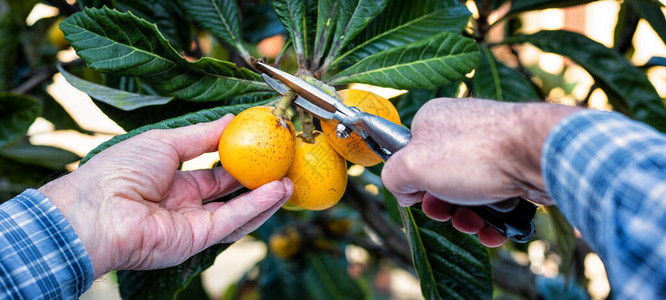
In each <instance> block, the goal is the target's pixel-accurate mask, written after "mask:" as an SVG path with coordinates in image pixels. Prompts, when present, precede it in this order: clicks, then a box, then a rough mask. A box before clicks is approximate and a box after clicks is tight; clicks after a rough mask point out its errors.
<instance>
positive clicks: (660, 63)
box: [641, 56, 666, 69]
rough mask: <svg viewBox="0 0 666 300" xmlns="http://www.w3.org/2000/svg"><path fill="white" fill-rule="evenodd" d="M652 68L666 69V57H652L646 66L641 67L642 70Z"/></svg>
mask: <svg viewBox="0 0 666 300" xmlns="http://www.w3.org/2000/svg"><path fill="white" fill-rule="evenodd" d="M652 67H666V57H659V56H653V57H650V59H649V60H648V62H646V63H645V65H643V66H641V68H642V69H649V68H652Z"/></svg>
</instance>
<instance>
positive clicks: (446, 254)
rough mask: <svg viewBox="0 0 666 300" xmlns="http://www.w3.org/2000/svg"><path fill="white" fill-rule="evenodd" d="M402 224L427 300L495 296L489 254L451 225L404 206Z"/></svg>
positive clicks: (475, 240)
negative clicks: (493, 294)
mask: <svg viewBox="0 0 666 300" xmlns="http://www.w3.org/2000/svg"><path fill="white" fill-rule="evenodd" d="M400 214H401V216H402V222H403V225H404V226H405V230H406V231H407V239H408V240H409V245H410V247H411V250H412V256H413V259H414V266H415V267H416V271H417V273H418V274H419V280H420V282H421V293H423V297H425V298H426V299H490V298H491V296H492V293H493V288H492V279H491V271H490V261H489V258H488V251H487V250H486V248H485V247H484V246H482V245H481V243H479V241H478V240H477V239H476V238H475V237H474V236H472V235H468V234H465V233H461V232H459V231H458V230H456V229H454V228H453V226H452V225H451V222H438V221H435V220H432V219H430V218H428V217H427V216H426V215H425V214H424V213H423V212H422V211H421V210H420V209H418V208H414V207H411V208H410V207H406V208H405V207H401V208H400Z"/></svg>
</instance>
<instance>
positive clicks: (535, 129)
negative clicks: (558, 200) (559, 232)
mask: <svg viewBox="0 0 666 300" xmlns="http://www.w3.org/2000/svg"><path fill="white" fill-rule="evenodd" d="M579 110H581V108H579V107H574V106H565V105H559V104H551V103H530V104H518V105H516V108H515V113H514V115H515V121H516V123H515V128H517V130H515V131H513V132H514V133H515V134H514V135H513V140H512V142H513V143H515V145H517V146H516V147H515V149H519V150H518V151H514V153H516V154H517V157H516V158H515V162H516V164H515V170H514V172H513V174H512V175H513V176H514V179H515V181H516V182H517V183H518V185H519V186H520V188H521V189H522V190H523V191H524V193H525V195H526V197H527V198H528V199H530V200H532V201H534V202H537V203H539V204H544V205H551V204H552V201H551V200H550V199H549V197H548V194H547V193H546V184H545V182H544V179H543V176H542V169H541V153H542V149H543V145H544V143H545V141H546V138H548V135H549V134H550V132H551V131H552V129H553V128H554V127H555V125H557V123H559V122H560V121H561V120H562V119H564V118H565V117H567V116H568V115H570V114H572V113H574V112H576V111H579Z"/></svg>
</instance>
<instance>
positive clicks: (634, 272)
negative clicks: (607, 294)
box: [541, 110, 666, 299]
mask: <svg viewBox="0 0 666 300" xmlns="http://www.w3.org/2000/svg"><path fill="white" fill-rule="evenodd" d="M541 166H542V172H543V177H544V180H545V182H546V187H547V190H548V194H549V195H550V196H551V197H552V199H553V201H554V202H555V204H556V205H557V206H558V207H559V208H560V210H561V211H562V212H563V214H564V215H565V216H566V217H567V219H568V220H569V221H570V222H571V223H572V224H573V225H574V226H575V227H576V228H578V230H579V231H580V232H581V234H582V236H583V237H584V238H585V239H586V241H588V243H589V244H590V245H591V247H592V248H593V249H594V250H595V251H596V252H597V253H598V254H599V256H600V257H601V259H602V260H603V261H604V263H605V266H606V270H607V273H608V277H609V280H610V283H611V286H612V287H613V293H614V295H615V296H616V297H617V298H618V299H666V137H665V136H664V135H663V134H661V133H659V132H657V131H655V130H654V129H652V128H651V127H648V126H646V125H644V124H642V123H639V122H636V121H632V120H630V119H628V118H626V117H624V116H622V115H621V114H618V113H615V112H602V111H594V110H584V111H581V112H577V113H575V114H573V115H571V116H568V117H567V118H565V119H564V120H562V121H560V122H559V123H558V125H556V127H555V128H554V129H553V131H552V132H551V133H550V135H549V136H548V138H547V140H546V142H545V144H544V148H543V152H542V156H541Z"/></svg>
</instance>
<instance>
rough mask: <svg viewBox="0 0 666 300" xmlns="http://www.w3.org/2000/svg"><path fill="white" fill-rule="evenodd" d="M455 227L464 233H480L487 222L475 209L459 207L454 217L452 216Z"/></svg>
mask: <svg viewBox="0 0 666 300" xmlns="http://www.w3.org/2000/svg"><path fill="white" fill-rule="evenodd" d="M451 221H452V223H453V227H455V228H456V229H458V230H459V231H461V232H464V233H470V234H474V233H478V232H479V230H481V228H483V226H485V224H484V223H483V220H482V219H481V218H480V217H479V216H478V215H477V214H475V213H474V212H473V211H471V210H469V209H467V208H465V207H462V206H460V207H457V208H456V211H455V213H454V214H453V217H451Z"/></svg>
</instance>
